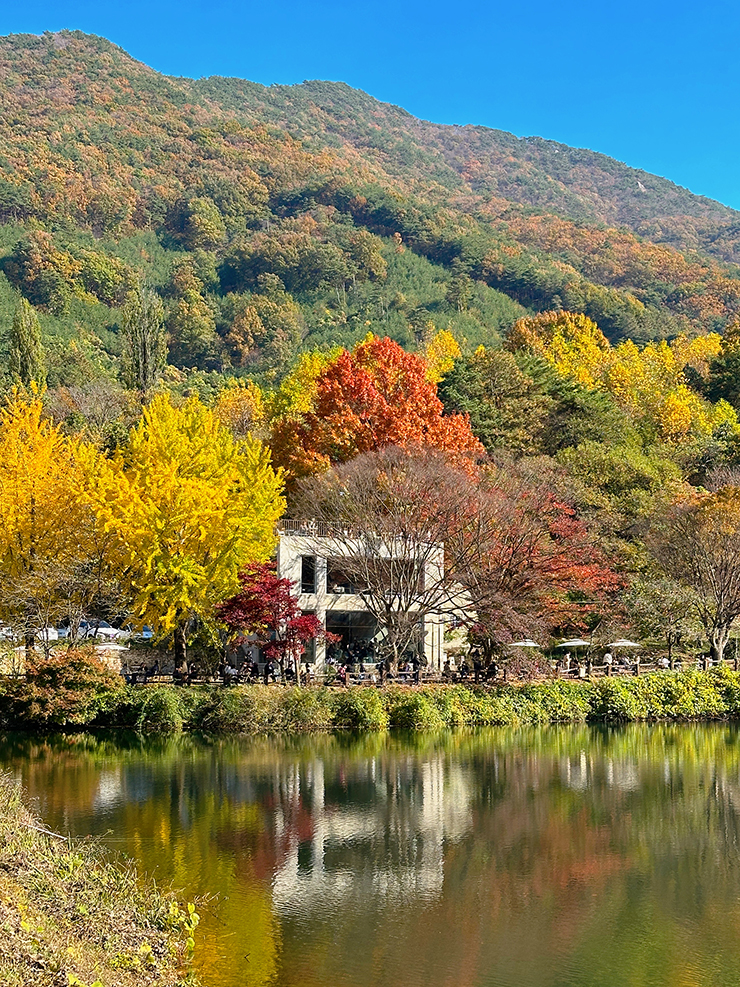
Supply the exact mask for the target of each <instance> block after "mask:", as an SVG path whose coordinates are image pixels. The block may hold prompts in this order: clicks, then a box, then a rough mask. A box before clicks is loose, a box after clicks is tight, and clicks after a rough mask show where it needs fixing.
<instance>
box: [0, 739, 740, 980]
mask: <svg viewBox="0 0 740 987" xmlns="http://www.w3.org/2000/svg"><path fill="white" fill-rule="evenodd" d="M0 765H1V766H3V767H5V768H8V769H9V770H10V771H12V772H13V773H14V774H15V775H16V776H17V777H18V778H19V779H20V780H21V781H22V782H23V784H24V785H25V786H26V788H27V790H28V791H29V792H30V794H31V796H32V798H33V799H34V800H35V802H36V804H37V806H38V808H39V809H40V811H41V813H42V815H43V817H44V819H45V820H46V822H47V823H48V824H49V825H50V826H51V827H52V828H54V829H56V830H58V831H60V832H65V833H66V832H71V833H73V834H77V835H84V834H97V835H101V836H103V837H104V839H105V840H106V841H107V842H109V843H110V844H111V845H112V846H115V847H116V848H117V849H120V850H123V851H125V852H126V853H128V854H130V855H131V856H132V857H134V858H135V859H136V860H137V861H138V862H139V864H140V865H141V866H142V867H143V868H144V869H145V870H147V871H149V872H150V873H154V874H155V875H156V876H157V877H158V878H159V879H162V880H172V881H174V883H175V885H176V886H177V887H178V888H181V889H183V893H184V894H185V895H187V896H188V897H190V898H192V897H194V896H203V895H209V896H211V897H210V899H209V901H208V903H207V904H205V905H203V906H202V907H201V909H200V911H201V914H202V924H201V928H200V930H199V938H198V943H197V956H198V964H199V970H200V973H201V976H202V978H203V980H204V982H205V984H206V985H208V987H258V985H267V984H270V985H275V987H278V985H279V987H298V985H300V987H345V985H346V987H398V985H403V987H467V985H471V987H472V985H476V987H477V985H486V987H488V985H491V987H493V985H496V987H499V985H501V987H504V985H505V987H509V985H511V987H514V985H516V987H565V985H573V987H587V985H589V987H590V985H593V987H622V985H624V987H642V985H650V987H653V985H660V987H663V985H666V987H668V985H671V987H692V985H708V987H709V985H711V987H723V985H727V987H730V985H732V987H737V984H739V983H740V846H739V844H738V835H739V831H740V825H739V824H740V734H739V733H738V731H737V730H736V729H735V728H728V727H726V726H709V727H693V726H679V727H665V726H652V727H642V726H635V727H628V728H626V729H622V730H613V731H604V730H599V729H589V728H567V729H566V728H564V729H542V730H536V731H535V730H533V731H512V730H500V731H498V730H496V731H494V730H492V731H486V732H482V733H477V734H455V735H445V736H441V737H436V738H428V737H422V738H416V739H403V738H398V737H390V738H389V737H386V736H381V737H366V738H363V739H360V740H347V739H337V738H330V737H320V738H316V739H309V740H301V741H295V742H288V741H263V740H261V741H242V742H224V743H217V744H213V745H205V744H199V743H197V742H194V741H193V740H191V739H188V738H183V739H179V740H177V741H168V742H160V743H154V744H152V743H140V742H138V741H137V742H133V743H129V744H128V745H127V744H126V743H118V744H115V743H112V742H111V741H109V740H106V741H100V740H95V739H93V738H91V737H89V736H82V737H77V738H67V739H60V740H54V741H47V740H44V741H40V740H25V739H18V738H15V739H7V738H6V740H5V741H4V742H3V743H2V746H0Z"/></svg>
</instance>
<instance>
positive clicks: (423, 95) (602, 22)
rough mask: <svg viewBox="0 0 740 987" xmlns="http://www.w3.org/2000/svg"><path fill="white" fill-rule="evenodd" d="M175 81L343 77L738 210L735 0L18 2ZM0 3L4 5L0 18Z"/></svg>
mask: <svg viewBox="0 0 740 987" xmlns="http://www.w3.org/2000/svg"><path fill="white" fill-rule="evenodd" d="M3 7H4V8H5V9H4V10H0V34H8V33H11V32H31V33H34V34H39V33H41V32H42V31H45V30H52V31H54V30H59V29H60V28H63V27H68V28H78V29H80V30H83V31H89V32H91V33H94V34H100V35H103V36H105V37H107V38H109V39H110V40H111V41H114V42H116V43H117V44H119V45H121V47H123V48H125V49H126V50H127V51H128V52H130V53H131V54H132V55H133V56H134V57H136V58H138V59H140V60H141V61H143V62H146V63H147V64H149V65H151V66H153V67H154V68H156V69H158V70H159V71H161V72H166V73H169V74H173V75H186V76H195V77H197V76H202V75H236V76H241V77H244V78H248V79H252V80H254V81H256V82H262V83H266V84H269V83H272V82H279V83H291V82H301V81H302V80H304V79H341V80H343V81H345V82H347V83H349V84H350V85H352V86H356V87H358V88H360V89H364V90H366V91H367V92H369V93H371V94H372V95H373V96H376V97H378V98H379V99H383V100H387V101H389V102H392V103H397V104H399V105H401V106H403V107H405V108H406V109H408V110H409V111H410V112H412V113H414V114H415V115H417V116H421V117H424V118H426V119H429V120H434V121H437V122H439V123H477V124H485V125H487V126H491V127H498V128H501V129H503V130H509V131H512V132H513V133H515V134H517V135H519V136H522V135H531V134H537V135H540V136H543V137H548V138H552V139H554V140H559V141H563V142H564V143H566V144H572V145H575V146H578V147H588V148H591V149H593V150H597V151H603V152H604V153H605V154H610V155H612V156H613V157H616V158H619V159H620V160H622V161H626V162H627V163H628V164H631V165H634V166H635V167H640V168H645V169H646V170H647V171H652V172H655V173H657V174H659V175H664V176H665V177H667V178H670V179H672V180H673V181H675V182H678V183H679V184H680V185H685V186H686V187H688V188H690V189H691V190H692V191H693V192H697V193H701V194H704V195H709V196H711V197H713V198H717V199H719V200H720V201H722V202H725V203H727V204H728V205H731V206H734V207H736V208H738V209H740V169H739V168H738V158H739V157H740V127H739V126H738V123H739V120H738V104H739V100H738V97H739V96H740V76H739V75H738V72H737V71H736V68H735V66H736V63H737V59H738V55H737V52H738V40H739V36H740V5H738V4H733V3H729V2H727V3H726V2H718V0H709V2H705V3H703V4H698V3H691V4H690V3H686V2H684V0H674V2H673V3H668V2H662V0H645V2H635V0H622V2H620V3H618V4H611V5H609V4H604V3H598V2H595V3H585V2H581V0H567V2H562V3H557V2H550V3H548V2H544V0H519V2H517V0H505V2H500V0H492V2H490V3H482V2H478V0H459V2H456V3H453V2H449V0H448V2H445V3H443V2H440V0H427V2H426V3H423V2H419V0H407V2H402V0H397V2H389V0H376V2H375V3H366V2H359V3H352V4H350V3H338V2H333V0H321V2H318V0H305V2H303V3H301V2H296V0H272V2H270V0H266V2H264V3H260V4H257V3H253V2H251V0H178V2H174V0H146V2H145V0H108V2H107V3H106V2H104V0H103V2H101V0H96V2H90V0H54V2H49V0H23V3H17V4H13V5H12V7H10V5H9V4H3ZM9 7H10V9H8V8H9Z"/></svg>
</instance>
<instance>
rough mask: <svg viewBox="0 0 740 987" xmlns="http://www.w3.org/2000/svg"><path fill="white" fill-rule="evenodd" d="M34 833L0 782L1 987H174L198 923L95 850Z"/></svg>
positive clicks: (8, 785) (10, 786) (32, 822)
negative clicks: (76, 986)
mask: <svg viewBox="0 0 740 987" xmlns="http://www.w3.org/2000/svg"><path fill="white" fill-rule="evenodd" d="M41 830H43V826H42V824H41V823H40V822H39V821H38V819H36V818H35V817H34V816H33V815H32V814H31V813H30V812H29V810H28V809H27V808H26V806H25V805H24V803H23V800H22V798H21V793H20V790H19V788H18V786H17V785H16V784H15V783H14V782H13V781H12V780H11V779H9V778H7V777H5V776H2V775H0V983H1V984H4V985H8V987H60V985H70V987H72V985H78V987H93V985H94V987H139V985H144V984H146V985H148V987H170V985H175V984H179V983H182V982H183V980H184V979H186V974H185V971H184V964H185V962H186V960H187V955H188V951H189V949H190V948H191V945H192V940H190V936H191V933H192V928H193V926H194V923H197V916H196V917H194V916H193V915H192V914H191V913H190V911H188V910H185V911H183V910H181V909H180V907H179V905H178V904H177V902H176V901H175V899H174V898H173V897H172V896H171V895H168V894H163V893H162V892H160V891H158V890H157V889H155V888H154V887H151V886H149V887H148V886H146V885H145V884H144V883H143V882H141V881H140V880H139V879H138V877H137V875H136V873H135V870H134V869H133V867H132V866H129V865H127V864H125V863H123V862H121V861H118V860H111V859H109V858H107V857H106V856H105V855H104V854H103V852H102V851H101V849H100V848H99V847H94V846H92V845H90V844H87V843H72V844H70V843H68V842H67V841H66V840H63V839H59V838H56V837H53V836H49V835H47V834H46V833H45V832H42V831H41ZM190 908H192V906H190ZM189 940H190V941H189Z"/></svg>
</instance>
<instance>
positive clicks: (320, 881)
mask: <svg viewBox="0 0 740 987" xmlns="http://www.w3.org/2000/svg"><path fill="white" fill-rule="evenodd" d="M363 767H364V768H365V769H367V770H366V776H365V777H355V778H353V779H347V780H346V787H345V786H342V788H341V790H337V789H336V778H333V777H331V776H330V777H326V776H325V773H324V762H323V761H321V760H318V759H317V760H315V761H313V762H312V763H311V765H310V766H308V768H307V770H305V771H304V772H296V773H295V776H294V778H293V779H292V780H293V785H294V791H293V793H292V794H293V798H295V799H299V800H300V801H301V803H302V804H303V805H304V807H306V808H309V811H310V817H311V824H312V828H311V833H310V834H302V836H301V837H299V835H298V834H297V833H296V832H295V831H293V832H291V833H289V834H286V835H288V840H287V845H286V847H285V851H286V852H285V854H284V856H283V858H282V860H281V862H280V864H279V866H278V867H277V869H276V871H275V876H274V879H273V886H272V887H273V904H274V907H275V909H276V910H277V911H278V913H281V914H289V913H292V912H293V911H295V909H296V908H298V909H300V910H301V913H304V910H305V909H306V908H309V909H310V908H317V909H322V910H326V909H327V908H329V907H330V908H332V909H335V908H342V907H349V906H350V903H351V901H352V900H353V899H354V898H361V899H363V900H364V901H365V902H367V901H368V900H369V899H370V898H371V897H373V898H377V897H380V898H381V899H383V900H384V901H386V902H388V903H391V902H402V901H404V900H406V899H412V898H413V899H414V900H417V901H418V899H419V898H422V899H424V898H428V899H432V898H436V897H437V896H438V895H439V894H440V893H441V891H442V886H443V881H444V852H445V844H446V843H447V842H448V841H450V840H455V839H459V838H461V837H462V836H464V835H465V834H466V833H467V832H469V831H470V829H471V827H472V813H471V810H470V800H471V789H470V786H469V784H468V781H467V779H466V777H465V775H464V773H463V771H462V769H461V768H459V767H451V766H450V764H449V762H447V761H446V759H445V758H443V757H439V758H437V759H434V760H431V761H427V762H424V763H423V764H421V765H418V769H419V770H418V774H416V772H414V777H412V778H404V779H403V781H401V779H400V777H399V774H398V765H397V764H396V765H393V769H392V770H390V771H388V770H387V769H386V767H384V765H383V762H382V761H380V760H375V759H372V760H370V761H369V762H366V763H365V765H364V766H363ZM399 783H400V787H401V791H404V792H405V793H406V795H407V797H406V798H401V799H399V797H398V796H399ZM354 786H357V789H358V791H357V793H356V795H357V796H359V797H357V798H352V797H351V796H352V789H353V787H354ZM362 793H364V796H365V797H362ZM348 795H349V798H348V797H347V796H348Z"/></svg>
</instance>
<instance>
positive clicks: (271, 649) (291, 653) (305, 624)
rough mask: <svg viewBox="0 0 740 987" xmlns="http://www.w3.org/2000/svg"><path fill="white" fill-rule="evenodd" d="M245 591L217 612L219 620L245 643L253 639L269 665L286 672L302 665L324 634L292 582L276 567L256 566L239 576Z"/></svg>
mask: <svg viewBox="0 0 740 987" xmlns="http://www.w3.org/2000/svg"><path fill="white" fill-rule="evenodd" d="M239 580H240V582H241V589H240V590H239V592H238V593H236V594H235V595H234V596H232V597H230V598H229V599H228V600H225V601H224V602H223V603H220V604H219V605H218V606H217V608H216V614H217V616H218V619H219V620H220V621H221V622H222V623H224V624H226V626H227V627H228V628H229V629H230V630H231V631H232V632H233V633H235V634H237V635H238V636H239V637H240V638H241V639H242V640H243V639H244V637H245V636H247V637H248V636H251V637H252V638H253V639H254V641H255V643H256V644H259V645H260V647H261V649H262V653H263V654H264V655H265V657H266V658H267V659H268V661H276V662H277V663H278V664H279V665H280V668H281V670H282V671H283V672H284V671H285V669H286V667H290V666H294V667H295V670H296V674H298V661H299V659H300V656H301V655H302V654H303V653H304V651H305V647H306V644H307V642H308V641H312V640H314V639H315V638H317V637H319V635H321V634H322V633H323V628H322V626H321V622H320V621H319V619H318V618H317V616H316V614H304V613H302V612H301V609H300V607H299V605H298V600H297V598H296V596H295V595H294V593H293V591H294V586H293V583H291V581H290V580H289V579H281V578H280V577H278V575H277V572H276V567H275V565H274V564H273V563H270V562H267V563H252V564H250V565H248V566H246V567H245V568H244V570H243V571H242V572H241V573H240V574H239Z"/></svg>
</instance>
